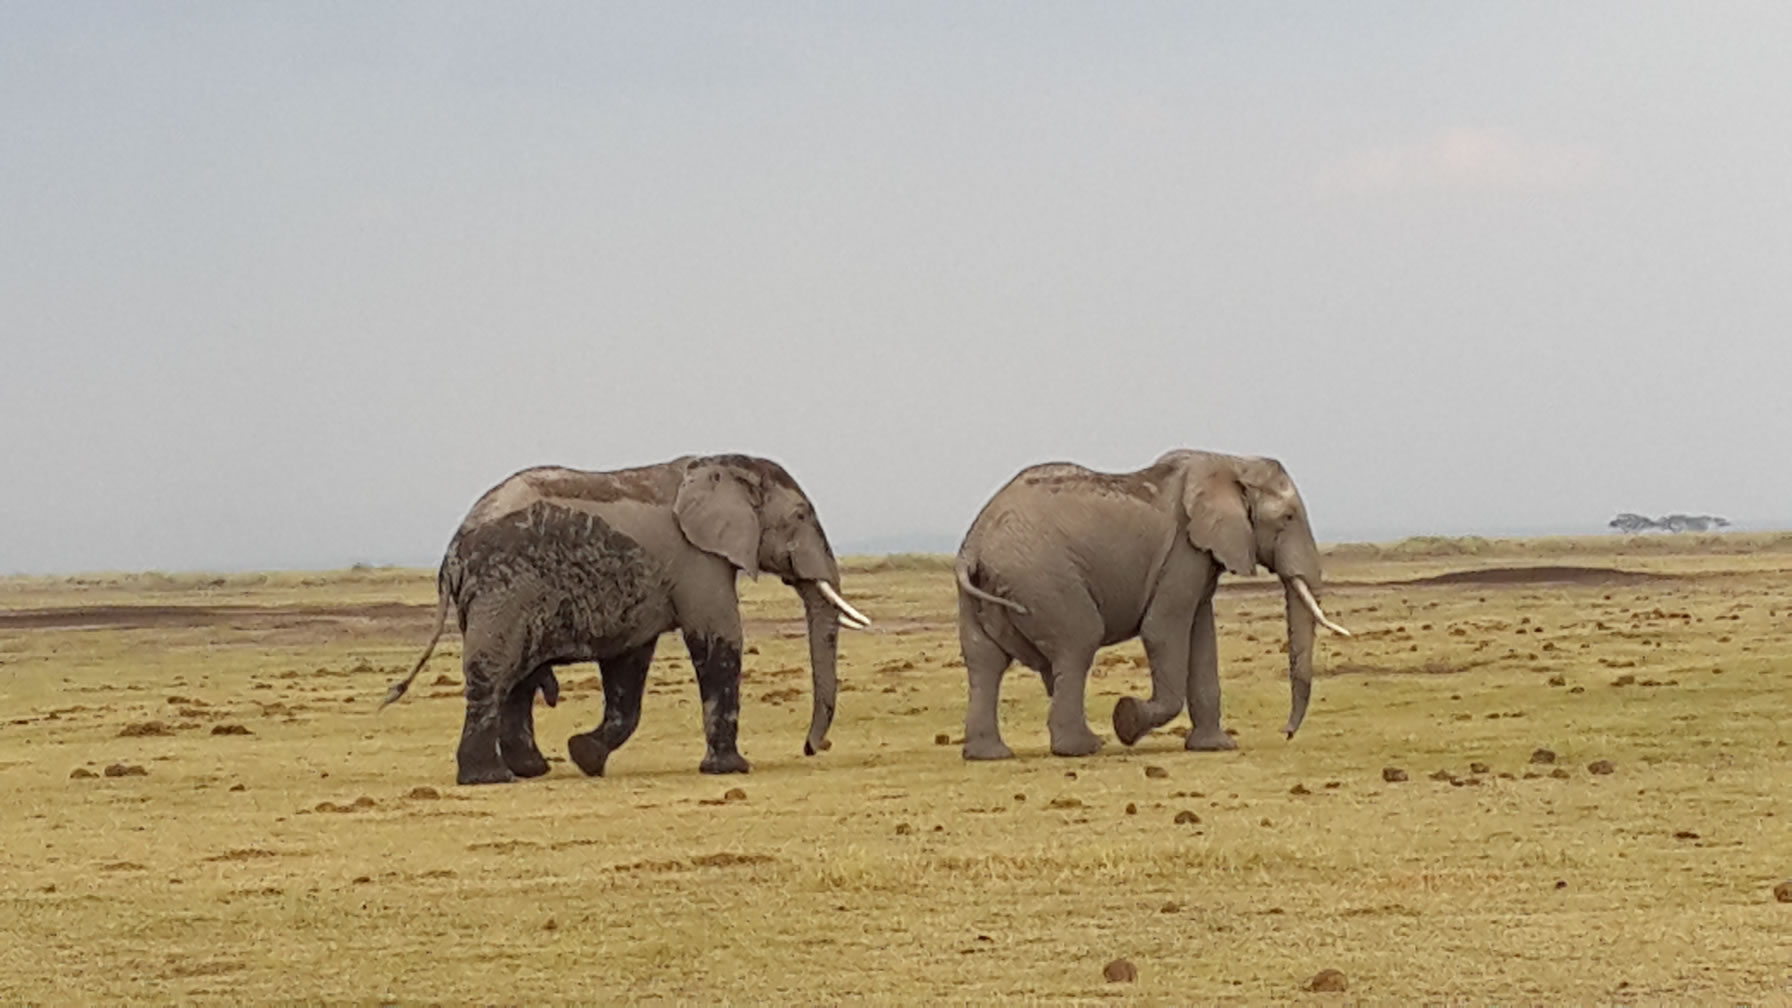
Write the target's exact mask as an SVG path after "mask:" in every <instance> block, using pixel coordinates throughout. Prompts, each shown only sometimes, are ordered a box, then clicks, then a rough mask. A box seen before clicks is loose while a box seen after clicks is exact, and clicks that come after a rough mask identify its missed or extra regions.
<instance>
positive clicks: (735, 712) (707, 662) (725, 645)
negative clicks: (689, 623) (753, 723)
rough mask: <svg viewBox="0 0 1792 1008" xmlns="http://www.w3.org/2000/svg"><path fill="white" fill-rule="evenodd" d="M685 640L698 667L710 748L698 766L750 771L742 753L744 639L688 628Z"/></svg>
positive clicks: (711, 771) (721, 771) (707, 769)
mask: <svg viewBox="0 0 1792 1008" xmlns="http://www.w3.org/2000/svg"><path fill="white" fill-rule="evenodd" d="M684 643H685V646H686V647H687V648H689V649H690V652H691V664H692V665H693V666H695V667H696V670H697V692H698V694H699V695H701V696H702V698H703V736H704V740H705V743H706V750H705V752H704V754H703V762H702V763H701V764H699V765H698V767H697V768H698V769H699V770H701V771H703V772H704V773H708V774H725V773H746V772H747V771H748V770H749V769H751V768H750V767H749V765H748V764H747V760H746V758H745V757H744V756H742V755H741V754H740V748H739V742H738V737H739V734H740V640H739V639H738V638H734V639H730V638H728V637H722V636H706V635H703V634H700V633H694V632H692V631H689V630H687V631H685V634H684Z"/></svg>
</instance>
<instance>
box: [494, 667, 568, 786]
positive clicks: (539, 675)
mask: <svg viewBox="0 0 1792 1008" xmlns="http://www.w3.org/2000/svg"><path fill="white" fill-rule="evenodd" d="M537 690H540V691H541V693H542V695H543V696H544V697H547V698H548V699H549V705H550V706H552V703H553V702H554V701H557V700H558V699H559V696H560V687H559V683H558V681H557V680H556V679H555V678H554V668H553V666H551V665H540V666H537V667H536V669H535V671H534V672H533V673H531V674H530V675H528V676H527V677H525V678H524V679H523V681H522V682H519V683H517V684H516V685H515V686H512V687H511V688H510V691H509V692H507V693H506V694H505V695H504V699H503V702H502V704H501V705H500V707H499V710H498V751H499V753H500V754H502V755H503V757H504V765H505V766H506V767H509V768H510V772H511V773H513V774H515V775H516V776H518V777H540V776H541V775H542V774H545V773H547V772H548V761H547V759H546V758H545V757H543V756H542V755H541V749H540V748H539V747H538V746H536V744H535V693H536V691H537Z"/></svg>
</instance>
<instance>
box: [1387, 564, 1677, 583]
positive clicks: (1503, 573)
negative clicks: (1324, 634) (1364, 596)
mask: <svg viewBox="0 0 1792 1008" xmlns="http://www.w3.org/2000/svg"><path fill="white" fill-rule="evenodd" d="M1671 580H1674V578H1673V577H1671V576H1670V575H1665V574H1651V573H1649V572H1647V571H1627V570H1619V569H1617V568H1615V567H1574V566H1542V567H1479V568H1475V569H1473V570H1460V571H1450V572H1449V573H1447V574H1434V575H1432V576H1431V577H1422V578H1413V579H1411V580H1408V581H1389V582H1386V584H1388V585H1398V586H1401V587H1406V586H1415V587H1416V586H1422V585H1537V584H1571V585H1592V586H1600V585H1614V584H1638V583H1642V582H1647V581H1671Z"/></svg>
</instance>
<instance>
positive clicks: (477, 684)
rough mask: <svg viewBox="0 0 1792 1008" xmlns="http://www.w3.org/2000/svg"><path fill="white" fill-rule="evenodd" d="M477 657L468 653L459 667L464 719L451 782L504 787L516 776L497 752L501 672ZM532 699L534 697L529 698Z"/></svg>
mask: <svg viewBox="0 0 1792 1008" xmlns="http://www.w3.org/2000/svg"><path fill="white" fill-rule="evenodd" d="M504 667H505V666H501V665H499V664H497V663H494V662H492V661H491V660H490V659H488V658H486V657H485V656H483V655H480V654H477V653H469V654H468V655H467V657H466V658H465V660H464V662H463V665H462V674H463V675H464V676H465V678H466V681H467V686H466V693H467V718H466V721H465V723H463V724H462V725H461V730H460V748H459V749H458V750H456V752H455V764H456V772H455V778H454V779H455V781H456V783H460V784H507V783H509V782H511V781H513V780H515V779H516V775H515V774H514V773H512V772H511V770H510V768H509V767H508V766H506V765H505V764H504V758H503V755H502V753H501V752H500V750H499V727H500V722H499V718H500V711H499V700H500V698H501V694H500V690H501V689H502V688H503V687H504V686H505V685H506V684H505V683H504V682H503V678H504V676H503V675H502V671H503V668H504ZM529 696H530V699H531V700H533V699H534V694H533V693H532V692H531V693H530V694H529Z"/></svg>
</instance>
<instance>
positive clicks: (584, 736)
mask: <svg viewBox="0 0 1792 1008" xmlns="http://www.w3.org/2000/svg"><path fill="white" fill-rule="evenodd" d="M566 754H567V755H568V756H571V757H572V761H573V764H574V765H575V766H577V767H578V768H579V769H580V770H582V771H584V772H585V776H587V777H602V776H603V775H604V764H605V763H607V762H608V761H609V759H610V747H609V746H607V745H604V740H603V739H600V738H598V737H597V736H596V735H595V734H591V733H581V734H578V735H574V736H572V737H571V738H569V739H567V740H566Z"/></svg>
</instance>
